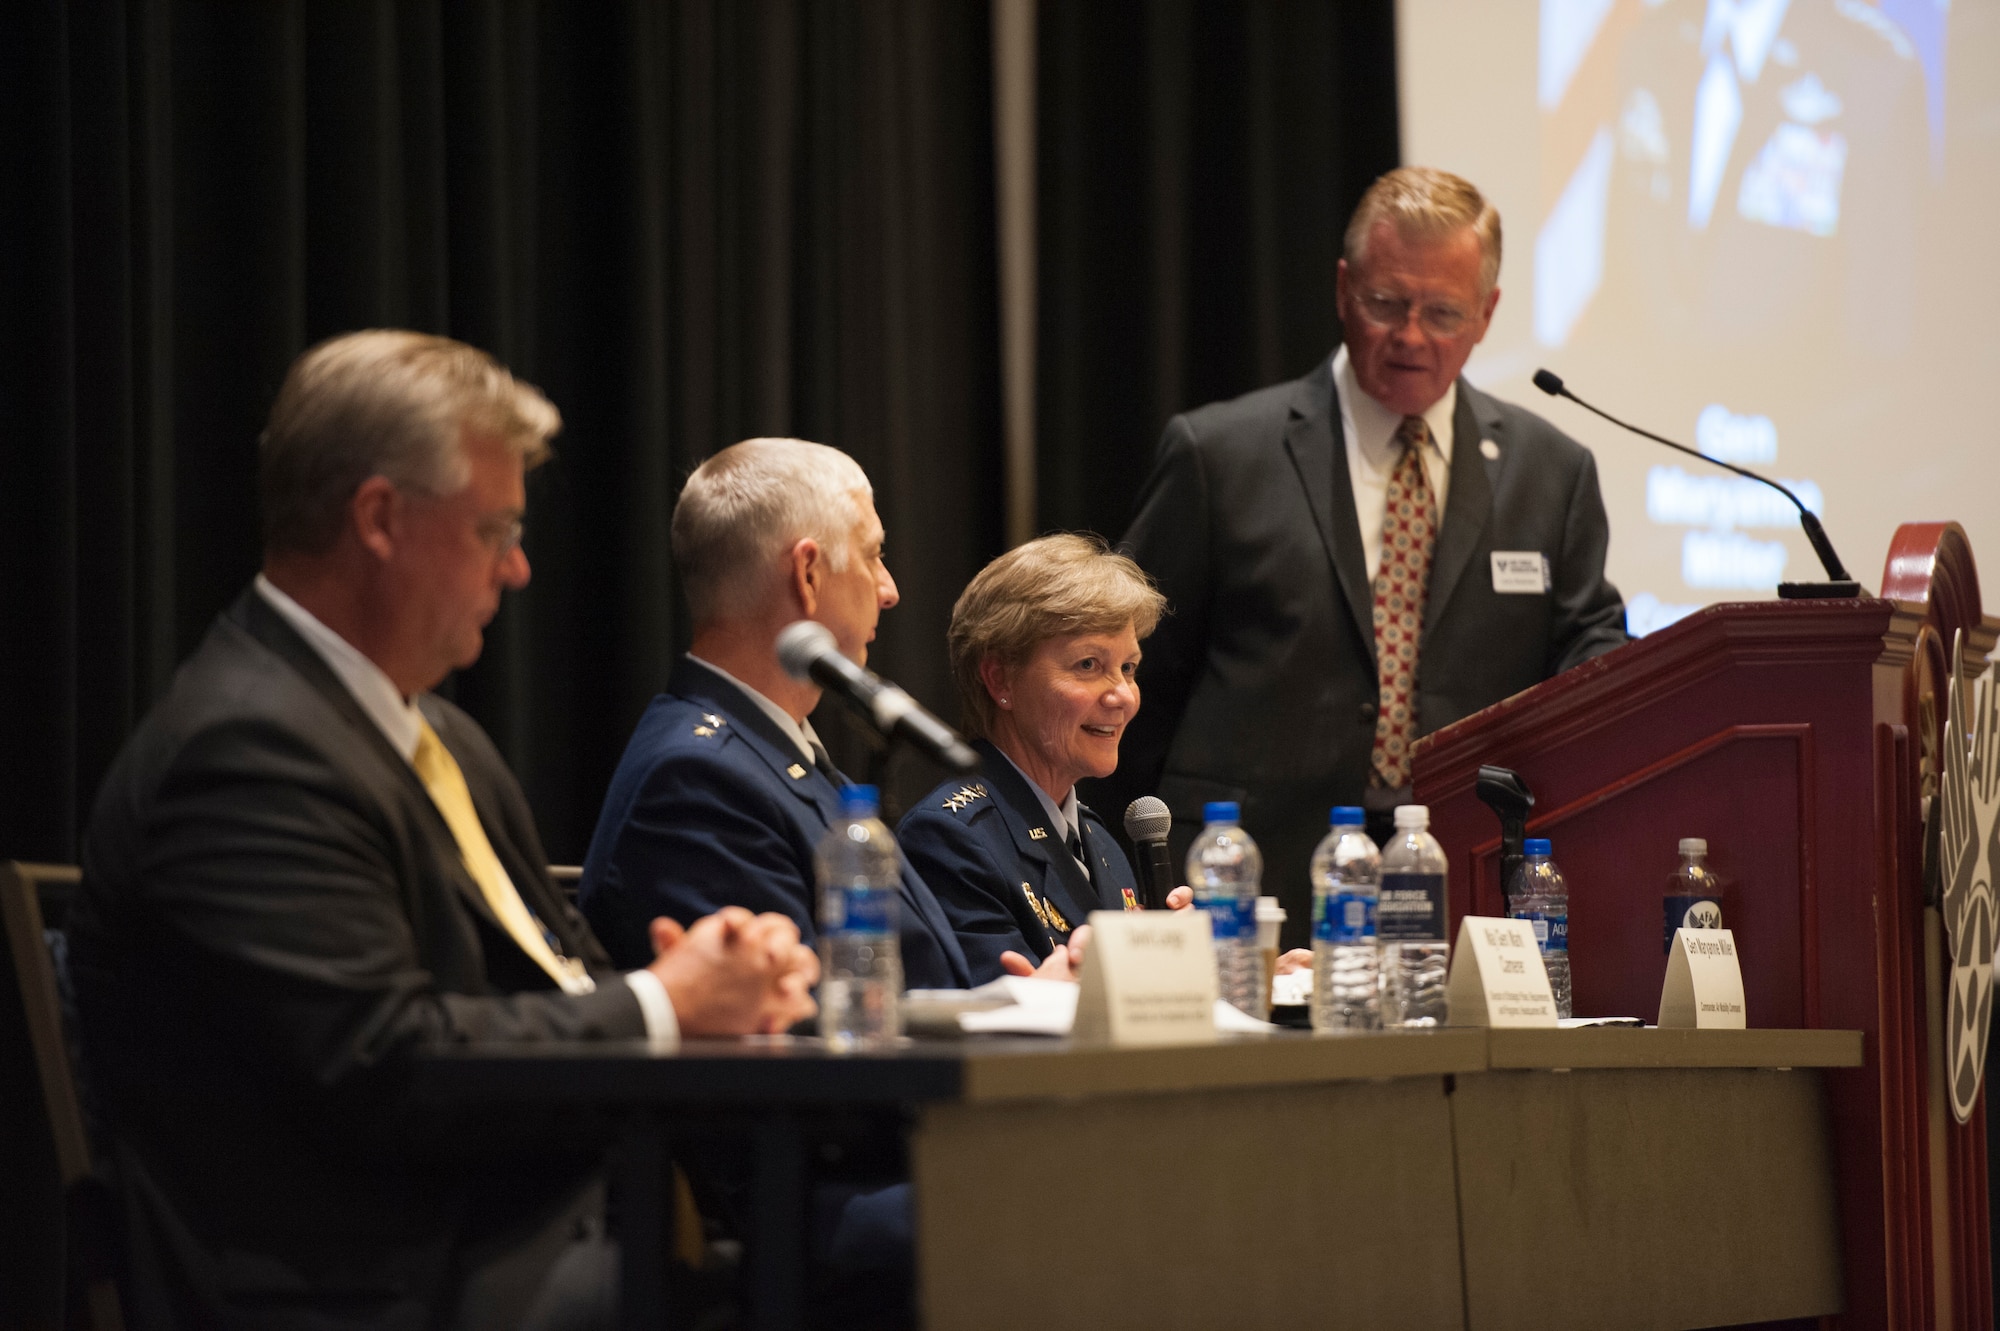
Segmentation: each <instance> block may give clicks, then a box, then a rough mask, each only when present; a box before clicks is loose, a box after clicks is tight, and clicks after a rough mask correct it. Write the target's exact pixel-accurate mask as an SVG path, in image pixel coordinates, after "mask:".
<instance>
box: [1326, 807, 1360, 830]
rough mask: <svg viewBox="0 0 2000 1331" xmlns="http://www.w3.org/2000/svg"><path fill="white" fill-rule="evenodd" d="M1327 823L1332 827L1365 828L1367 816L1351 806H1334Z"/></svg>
mask: <svg viewBox="0 0 2000 1331" xmlns="http://www.w3.org/2000/svg"><path fill="white" fill-rule="evenodd" d="M1327 822H1328V823H1329V824H1331V825H1332V826H1334V827H1366V826H1367V825H1368V815H1367V814H1366V813H1364V812H1362V811H1361V810H1360V809H1358V808H1356V807H1355V806H1354V805H1352V804H1336V805H1334V806H1333V812H1332V813H1331V814H1328V815H1327Z"/></svg>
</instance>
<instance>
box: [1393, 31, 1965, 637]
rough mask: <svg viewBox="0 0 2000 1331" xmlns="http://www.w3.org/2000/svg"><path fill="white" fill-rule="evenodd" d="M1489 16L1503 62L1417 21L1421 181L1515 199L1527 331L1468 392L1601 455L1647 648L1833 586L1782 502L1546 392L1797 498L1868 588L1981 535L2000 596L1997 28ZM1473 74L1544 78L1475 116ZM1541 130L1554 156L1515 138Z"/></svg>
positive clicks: (1412, 94) (1412, 156)
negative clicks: (1550, 376)
mask: <svg viewBox="0 0 2000 1331" xmlns="http://www.w3.org/2000/svg"><path fill="white" fill-rule="evenodd" d="M1480 8H1481V11H1482V12H1481V13H1480V15H1479V16H1478V17H1477V18H1476V19H1473V20H1471V23H1472V24H1474V25H1476V31H1475V30H1473V29H1472V28H1469V27H1468V11H1467V9H1466V8H1465V7H1463V6H1457V5H1452V4H1450V3H1449V2H1448V0H1404V5H1403V11H1402V16H1401V17H1402V26H1401V28H1399V35H1400V36H1401V38H1402V39H1403V40H1404V41H1405V43H1406V50H1405V51H1404V53H1403V55H1402V69H1403V72H1404V78H1405V81H1406V83H1407V84H1409V85H1410V86H1409V87H1407V88H1406V90H1405V96H1404V106H1405V118H1406V122H1407V123H1406V145H1405V155H1406V158H1407V159H1408V160H1411V161H1426V162H1435V163H1437V164H1439V165H1445V166H1449V167H1450V168H1452V169H1454V170H1460V171H1462V172H1463V173H1464V174H1467V175H1468V176H1470V177H1472V178H1473V179H1475V180H1476V181H1478V182H1479V183H1480V184H1481V186H1482V188H1484V189H1486V190H1488V192H1489V193H1491V194H1493V195H1495V196H1496V197H1497V198H1503V199H1506V200H1507V203H1506V205H1504V206H1503V212H1504V213H1505V215H1506V223H1507V227H1508V233H1507V234H1508V241H1509V247H1508V257H1507V261H1506V267H1505V268H1504V269H1503V273H1502V280H1501V287H1502V292H1503V301H1502V310H1503V313H1504V312H1505V311H1506V310H1507V303H1508V302H1510V301H1511V302H1522V303H1525V304H1526V305H1527V306H1528V307H1529V308H1527V309H1521V310H1516V311H1514V312H1513V315H1512V317H1513V319H1514V322H1513V323H1512V324H1511V325H1507V324H1496V329H1495V335H1493V336H1489V338H1488V341H1487V344H1486V345H1485V346H1483V347H1482V348H1481V351H1480V354H1479V356H1478V357H1476V358H1475V360H1474V361H1473V363H1472V365H1471V366H1470V367H1469V369H1468V374H1469V375H1470V377H1472V378H1473V380H1474V381H1475V382H1480V383H1483V384H1485V385H1486V386H1488V387H1490V388H1492V389H1494V390H1495V391H1497V392H1500V393H1501V394H1502V395H1503V396H1510V397H1513V398H1515V399H1516V400H1518V401H1523V402H1524V403H1525V404H1527V405H1532V406H1535V407H1536V409H1537V410H1543V411H1544V412H1545V414H1548V415H1549V416H1550V418H1551V419H1552V420H1555V421H1556V422H1557V423H1558V424H1559V425H1561V426H1562V427H1563V428H1565V429H1567V430H1570V431H1572V432H1573V433H1575V434H1576V435H1577V437H1578V438H1579V439H1581V440H1583V442H1585V443H1586V444H1588V445H1590V447H1591V448H1592V451H1593V452H1594V453H1596V455H1597V457H1598V460H1599V467H1600V471H1601V473H1602V476H1603V481H1604V490H1605V499H1606V503H1607V506H1608V507H1609V508H1610V510H1611V519H1612V567H1611V571H1612V574H1613V576H1614V578H1615V579H1616V580H1617V581H1618V582H1619V583H1620V585H1621V587H1622V588H1623V589H1624V591H1625V592H1626V597H1627V605H1628V611H1629V617H1630V620H1631V626H1632V628H1633V630H1634V631H1635V632H1642V633H1643V632H1648V631H1651V630H1653V629H1656V628H1659V627H1661V626H1663V625H1665V624H1668V623H1671V622H1672V621H1673V620H1675V619H1677V618H1679V617H1680V616H1682V615H1685V614H1687V613H1689V612H1690V611H1692V610H1694V609H1696V608H1698V607H1700V606H1701V605H1705V604H1708V603H1710V602H1713V601H1717V600H1743V599H1755V598H1758V597H1764V596H1770V595H1773V594H1775V588H1776V584H1777V583H1778V582H1780V581H1785V580H1810V579H1817V578H1820V577H1822V576H1823V575H1822V573H1821V571H1820V569H1819V566H1818V562H1817V560H1816V559H1815V558H1814V556H1813V554H1812V552H1811V550H1810V548H1809V547H1808V546H1807V544H1806V543H1805V541H1804V540H1803V538H1802V537H1801V536H1800V535H1799V534H1798V515H1797V511H1796V510H1795V509H1794V508H1793V507H1792V506H1791V504H1790V503H1789V502H1787V501H1786V500H1785V499H1784V497H1783V496H1781V495H1779V494H1777V493H1775V492H1773V491H1771V490H1769V489H1767V488H1765V487H1763V486H1760V485H1758V484H1757V483H1755V482H1753V481H1748V480H1744V479H1742V478H1740V477H1736V476H1732V475H1730V474H1728V473H1727V472H1724V471H1722V470H1720V469H1717V470H1715V471H1712V472H1711V471H1708V470H1707V469H1705V468H1703V467H1702V466H1701V465H1700V464H1699V463H1696V462H1693V461H1691V460H1689V459H1686V458H1682V457H1676V456H1675V455H1672V454H1670V453H1666V452H1664V451H1661V450H1657V449H1655V448H1653V446H1651V445H1647V444H1645V443H1643V442H1640V441H1637V440H1631V439H1628V438H1626V437H1624V436H1619V435H1607V434H1606V431H1608V430H1609V428H1610V427H1606V426H1601V425H1599V424H1597V423H1595V422H1593V421H1590V420H1589V419H1588V418H1585V417H1583V416H1581V414H1580V413H1572V412H1571V410H1570V408H1568V407H1567V406H1566V405H1560V404H1559V405H1556V406H1554V407H1551V406H1550V404H1548V403H1547V401H1546V399H1540V400H1538V401H1530V400H1529V399H1530V397H1531V395H1532V390H1531V389H1528V387H1527V384H1526V380H1527V378H1528V376H1529V375H1530V374H1531V373H1532V371H1533V369H1534V367H1535V365H1537V364H1546V365H1548V366H1549V367H1550V368H1552V369H1555V370H1556V371H1557V372H1558V373H1560V374H1562V375H1563V377H1564V378H1565V379H1566V380H1567V381H1568V382H1569V383H1570V385H1571V387H1572V388H1574V389H1576V390H1577V391H1578V392H1580V393H1582V394H1583V395H1584V396H1585V397H1587V398H1590V399H1591V400H1593V401H1595V402H1598V403H1599V405H1602V406H1604V407H1606V408H1607V409H1609V410H1612V411H1613V412H1614V413H1615V414H1618V415H1621V416H1624V417H1626V418H1628V419H1632V420H1635V421H1637V422H1639V423H1642V424H1645V425H1646V426H1648V427H1649V428H1651V429H1654V430H1657V431H1659V432H1660V433H1662V434H1665V435H1667V436H1669V437H1671V438H1674V439H1677V440H1679V441H1681V442H1684V443H1687V444H1690V445H1691V446H1693V447H1696V448H1698V449H1699V450H1700V451H1701V452H1703V453H1705V454H1707V455H1708V456H1710V457H1713V458H1717V459H1723V460H1727V461H1731V462H1736V463H1738V464H1740V465H1744V466H1748V467H1752V468H1754V469H1757V470H1759V471H1761V472H1763V473H1764V474H1765V475H1768V476H1771V477H1772V478H1773V479H1776V480H1779V481H1780V482H1781V483H1783V484H1785V485H1786V486H1788V487H1789V488H1790V489H1792V490H1793V492H1794V493H1796V494H1797V495H1798V496H1799V498H1800V500H1801V502H1803V503H1804V504H1805V505H1806V507H1807V508H1809V509H1811V510H1812V511H1814V512H1816V513H1818V514H1820V515H1821V517H1822V519H1823V520H1824V522H1825V523H1826V526H1827V528H1828V531H1829V532H1830V533H1831V534H1832V535H1833V537H1834V540H1835V543H1836V545H1837V546H1838V547H1839V548H1840V549H1841V552H1842V555H1843V558H1844V559H1845V562H1846V563H1847V564H1848V565H1849V567H1850V568H1851V569H1852V570H1853V571H1854V572H1855V573H1856V575H1857V576H1859V577H1860V578H1861V579H1862V581H1863V583H1864V585H1871V584H1872V583H1873V582H1874V580H1875V578H1876V576H1877V571H1878V570H1879V569H1880V568H1881V561H1882V557H1883V554H1884V552H1885V550H1886V547H1887V542H1888V536H1889V533H1890V532H1892V531H1893V529H1894V527H1895V526H1896V524H1897V523H1899V522H1903V521H1915V520H1927V519H1937V518H1955V519H1959V520H1961V521H1964V522H1966V524H1967V526H1968V529H1969V530H1971V531H1972V534H1973V537H1974V548H1975V551H1983V553H1985V554H1986V555H1987V558H1988V562H1989V566H2000V525H1995V526H1993V527H1992V528H1991V530H1992V539H1991V541H1988V542H1986V543H1985V544H1982V540H1981V537H1980V530H1981V527H1980V524H1982V523H1984V522H1985V517H1984V514H1983V513H1980V512H1978V511H1977V509H1978V506H1980V505H1981V504H1982V503H1983V502H1984V496H1986V495H1988V494H1993V493H2000V451H1996V450H1993V449H1991V448H1990V447H1985V446H1983V434H1984V430H1985V428H1986V427H1985V414H1984V413H1982V412H1980V411H1979V410H1978V409H1977V407H1976V406H1975V404H1974V403H1973V402H1972V401H1971V400H1970V398H1971V397H1972V396H1976V394H1977V393H1978V391H1979V390H1980V389H1983V387H1984V385H1985V384H1986V383H1988V382H1991V381H1992V378H1993V377H1994V376H1995V375H2000V338H1996V336H1995V334H1994V332H1993V331H1992V329H1993V325H1994V322H1995V321H1993V320H1992V319H1990V318H1985V317H1981V318H1971V317H1969V316H1968V314H1967V312H1966V307H1967V301H1968V297H1969V296H1970V297H1971V302H1972V303H1973V304H1981V303H1987V302H1989V301H1990V297H1991V295H1992V293H1993V292H1994V291H1996V290H2000V287H1996V285H1995V281H1996V280H2000V262H1996V260H1995V259H1994V258H1993V257H1992V254H1993V251H1994V249H1995V247H1994V246H1993V245H1992V243H1991V241H1990V239H1988V238H1987V237H1986V233H1987V232H1988V231H1989V230H1990V225H1987V224H1982V222H1981V219H1982V218H1984V219H1987V221H1988V222H1989V223H1990V219H1991V218H1993V217H1994V216H1996V215H2000V214H1996V213H1995V212H1994V211H1993V210H1994V209H1995V208H1996V207H2000V78H1996V77H1995V73H1996V71H2000V16H1996V15H1994V14H1992V13H1989V12H1985V11H1981V12H1977V13H1975V12H1972V11H1971V10H1969V9H1968V7H1967V6H1966V5H1965V4H1964V2H1963V0H1960V3H1959V4H1958V5H1953V4H1952V3H1950V0H1539V3H1537V2H1536V0H1516V3H1513V4H1504V3H1503V4H1496V5H1495V6H1494V7H1493V8H1492V9H1491V10H1487V9H1486V8H1485V7H1484V6H1482V7H1480ZM1962 11H1963V12H1962ZM1529 33H1532V44H1531V45H1530V43H1528V42H1527V41H1525V40H1523V39H1524V38H1526V37H1527V35H1528V34H1529ZM1474 44H1477V45H1478V46H1480V47H1482V48H1484V49H1486V50H1490V51H1495V52H1500V51H1506V52H1518V53H1519V56H1520V57H1529V58H1525V59H1522V58H1519V57H1517V62H1518V64H1519V66H1520V68H1519V69H1518V70H1516V69H1515V68H1514V63H1511V62H1509V61H1506V60H1501V59H1498V58H1496V59H1494V60H1492V61H1489V62H1487V63H1486V64H1484V65H1482V66H1481V68H1482V69H1489V70H1491V72H1492V78H1491V79H1489V80H1487V81H1485V82H1484V83H1482V84H1479V85H1478V87H1479V95H1478V96H1477V97H1470V98H1468V99H1467V100H1466V101H1465V102H1463V103H1458V104H1454V103H1453V101H1452V99H1451V98H1450V97H1449V96H1447V95H1444V90H1445V89H1447V88H1448V87H1450V86H1453V85H1464V84H1467V83H1469V82H1473V81H1471V80H1468V79H1467V78H1466V73H1467V69H1468V65H1467V61H1466V57H1465V55H1464V54H1463V52H1464V51H1465V49H1466V48H1467V47H1468V46H1470V45H1474ZM1530 52H1532V55H1531V56H1530ZM1447 71H1450V73H1447ZM1510 80H1511V82H1510ZM1496 85H1497V88H1496ZM1516 88H1518V91H1515V89H1516ZM1516 99H1518V101H1517V100H1516ZM1516 106H1518V107H1519V108H1520V110H1519V111H1516V110H1514V109H1513V108H1514V107H1516ZM1529 116H1532V121H1531V123H1532V125H1533V132H1532V133H1531V134H1514V135H1510V134H1508V133H1504V132H1500V131H1499V130H1497V129H1496V128H1495V126H1496V125H1499V124H1504V125H1506V126H1508V127H1509V128H1510V129H1511V128H1514V127H1520V128H1526V127H1527V125H1528V123H1530V122H1529V120H1528V117H1529ZM1524 199H1525V200H1531V201H1532V203H1533V207H1532V209H1528V208H1524V207H1523V206H1522V201H1523V200H1524ZM1530 250H1531V254H1530V253H1529V251H1530ZM1524 260H1527V263H1526V264H1524ZM1524 267H1526V268H1528V269H1529V270H1528V271H1524ZM1974 292H1977V293H1979V294H1978V295H1976V296H1971V293H1974Z"/></svg>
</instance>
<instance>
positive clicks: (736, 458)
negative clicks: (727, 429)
mask: <svg viewBox="0 0 2000 1331" xmlns="http://www.w3.org/2000/svg"><path fill="white" fill-rule="evenodd" d="M874 493H875V489H874V487H873V486H872V485H870V484H869V482H868V473H867V472H865V471H863V470H861V464H860V463H858V462H856V461H855V460H854V459H853V458H851V457H849V456H847V454H845V453H843V452H841V451H840V450H839V449H837V448H828V447H827V446H826V445H825V444H813V443H807V442H806V441H805V440H803V439H745V440H744V441H743V442H741V443H738V444H731V445H730V446H729V447H728V448H725V449H723V450H722V451H721V452H720V453H717V454H716V455H715V456H713V457H711V458H709V459H708V460H707V461H706V462H704V463H702V464H701V465H700V466H699V467H696V468H695V469H694V474H693V475H691V476H689V477H688V480H687V485H686V486H685V487H683V488H682V490H681V497H680V502H679V503H678V504H676V505H675V506H674V527H673V542H674V563H675V565H676V566H677V567H678V568H679V570H680V576H681V588H682V590H683V591H685V592H686V593H687V598H688V608H689V610H691V611H692V612H693V614H694V621H695V623H696V624H698V625H700V624H707V623H711V622H713V621H714V620H716V619H718V618H721V617H722V616H724V615H727V614H730V613H732V612H747V611H750V610H752V609H753V608H754V607H755V606H756V605H758V604H759V603H760V602H761V600H762V598H763V597H764V596H766V595H768V594H769V592H770V585H771V582H772V580H773V579H774V578H775V577H776V575H777V572H778V568H779V560H780V558H781V557H782V556H783V554H784V552H785V551H787V550H789V549H790V548H791V547H792V545H793V544H794V543H796V542H798V541H800V540H803V539H806V538H808V537H810V538H811V539H813V540H814V541H817V542H818V543H819V546H820V548H821V549H822V550H824V551H826V556H827V562H828V563H829V564H830V565H832V567H833V569H834V570H835V571H836V572H838V571H840V570H842V569H844V568H846V567H847V561H848V558H849V554H850V552H849V550H848V546H849V544H850V543H851V541H852V538H853V534H854V527H855V524H856V523H858V522H860V521H861V506H860V504H859V503H858V502H857V496H866V497H870V498H872V497H873V495H874Z"/></svg>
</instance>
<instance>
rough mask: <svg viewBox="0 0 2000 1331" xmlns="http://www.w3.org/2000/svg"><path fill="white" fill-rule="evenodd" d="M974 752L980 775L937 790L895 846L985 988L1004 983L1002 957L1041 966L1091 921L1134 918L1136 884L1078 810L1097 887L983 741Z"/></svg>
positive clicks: (1106, 839)
mask: <svg viewBox="0 0 2000 1331" xmlns="http://www.w3.org/2000/svg"><path fill="white" fill-rule="evenodd" d="M973 747H975V748H977V749H978V750H979V754H980V756H981V757H982V758H984V759H985V760H986V765H985V774H984V775H983V776H982V777H980V778H979V779H978V780H976V781H964V780H953V781H947V782H945V783H944V784H943V785H941V786H939V787H938V788H937V789H936V790H933V791H932V792H931V793H930V794H929V795H926V796H925V797H924V798H923V800H922V801H920V802H919V803H918V804H917V806H916V807H915V808H913V809H911V810H910V811H909V812H908V813H907V814H905V815H903V822H902V825H901V826H900V827H898V828H897V829H896V836H897V839H898V840H899V841H901V843H902V846H903V854H904V855H905V856H907V857H908V859H909V861H910V863H911V864H912V865H913V866H914V867H915V868H916V870H917V872H918V873H919V874H921V875H923V879H924V881H925V882H926V883H929V884H930V885H931V887H932V889H933V890H934V891H936V893H937V897H938V901H939V902H940V903H942V904H943V906H944V912H945V914H946V915H947V916H949V917H950V919H951V925H952V928H953V929H954V930H956V931H957V933H958V941H959V944H960V946H962V947H963V948H964V949H965V959H966V961H967V962H968V963H969V964H970V965H971V967H972V982H973V983H974V984H984V983H986V981H988V980H994V979H998V978H999V977H1000V976H1001V975H1002V974H1004V973H1005V972H1003V971H1002V970H1001V968H1000V954H1001V953H1002V952H1008V951H1013V952H1019V953H1020V954H1021V955H1022V956H1032V957H1034V958H1035V959H1036V960H1038V961H1039V960H1041V959H1042V958H1045V957H1047V956H1048V955H1049V953H1051V952H1053V951H1055V946H1056V944H1057V943H1061V942H1066V941H1068V939H1069V935H1070V931H1071V930H1072V929H1074V928H1075V927H1076V926H1078V925H1080V924H1082V923H1083V922H1084V921H1085V919H1086V918H1087V917H1088V916H1089V914H1090V912H1091V911H1093V910H1120V909H1135V910H1136V909H1138V902H1139V881H1138V879H1137V878H1136V877H1135V876H1134V875H1133V872H1132V866H1131V864H1130V863H1129V862H1128V861H1127V860H1126V858H1125V852H1124V850H1122V849H1121V848H1120V847H1119V845H1118V842H1117V841H1116V840H1115V839H1114V838H1113V837H1112V835H1111V832H1110V829H1108V828H1106V827H1105V826H1104V824H1103V822H1102V821H1100V820H1099V818H1098V817H1097V815H1096V814H1094V813H1092V812H1091V811H1090V809H1089V808H1088V807H1086V806H1084V805H1082V804H1079V805H1078V806H1077V809H1078V812H1079V814H1080V821H1081V823H1082V838H1083V849H1084V855H1085V856H1086V857H1087V858H1088V859H1089V861H1090V864H1091V873H1092V877H1093V878H1095V880H1096V882H1095V885H1094V886H1093V884H1092V882H1091V880H1090V879H1086V878H1085V877H1084V876H1083V872H1082V870H1080V869H1078V868H1077V865H1076V861H1075V860H1074V859H1071V858H1070V853H1069V849H1068V847H1067V846H1065V845H1064V843H1063V839H1062V832H1061V831H1060V829H1058V828H1056V827H1055V826H1053V825H1052V824H1051V823H1050V820H1049V815H1048V810H1047V809H1045V808H1044V807H1043V806H1042V801H1041V798H1040V797H1039V796H1038V795H1036V794H1035V791H1034V788H1033V787H1031V786H1030V785H1029V784H1028V782H1027V779H1026V778H1024V777H1023V776H1022V775H1021V774H1020V772H1019V771H1017V770H1016V769H1015V767H1014V765H1013V764H1012V763H1010V762H1009V761H1007V758H1006V755H1004V754H1002V753H1001V752H1000V750H998V749H996V748H994V747H993V746H992V745H991V744H989V743H987V742H986V741H985V740H980V741H978V742H977V743H976V744H975V745H974V746H973ZM1037 834H1039V835H1037Z"/></svg>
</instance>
